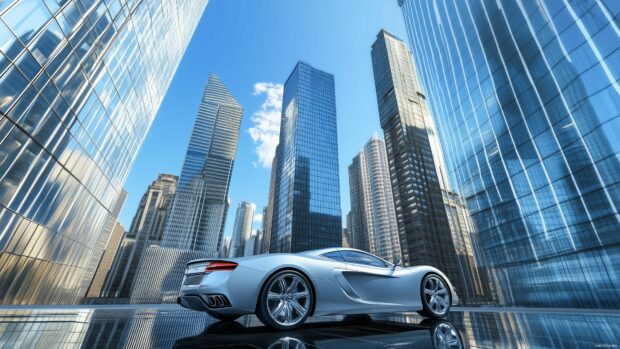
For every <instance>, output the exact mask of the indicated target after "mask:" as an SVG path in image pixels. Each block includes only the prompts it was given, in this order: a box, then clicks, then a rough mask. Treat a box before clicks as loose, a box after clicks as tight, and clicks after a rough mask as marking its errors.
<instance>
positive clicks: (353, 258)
mask: <svg viewBox="0 0 620 349" xmlns="http://www.w3.org/2000/svg"><path fill="white" fill-rule="evenodd" d="M341 253H342V255H343V256H344V261H345V262H347V263H354V264H362V265H369V266H373V267H381V268H387V267H388V265H387V264H386V263H385V262H384V261H382V260H381V259H379V258H377V257H375V256H373V255H370V254H368V253H363V252H358V251H341Z"/></svg>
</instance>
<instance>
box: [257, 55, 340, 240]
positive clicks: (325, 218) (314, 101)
mask: <svg viewBox="0 0 620 349" xmlns="http://www.w3.org/2000/svg"><path fill="white" fill-rule="evenodd" d="M275 165H276V166H277V168H276V169H275V171H274V172H275V175H276V177H275V179H274V180H275V183H274V200H273V201H274V202H273V209H272V210H273V215H272V220H271V233H270V235H269V238H270V246H269V252H298V251H305V250H311V249H316V248H322V247H334V246H341V244H342V222H341V213H340V183H339V177H338V141H337V126H336V96H335V91H334V76H333V75H331V74H328V73H325V72H323V71H320V70H318V69H315V68H313V67H312V66H310V65H309V64H307V63H304V62H299V63H297V65H296V66H295V69H294V70H293V72H292V73H291V75H290V76H289V78H288V79H287V81H286V83H285V85H284V95H283V101H282V119H281V124H280V143H279V145H278V147H277V148H276V160H275Z"/></svg>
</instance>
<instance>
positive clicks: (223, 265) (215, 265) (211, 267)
mask: <svg viewBox="0 0 620 349" xmlns="http://www.w3.org/2000/svg"><path fill="white" fill-rule="evenodd" d="M238 265H239V264H237V263H235V262H226V261H216V262H211V263H209V264H207V267H206V268H205V273H212V272H214V271H223V270H234V269H235V268H236V267H237V266H238Z"/></svg>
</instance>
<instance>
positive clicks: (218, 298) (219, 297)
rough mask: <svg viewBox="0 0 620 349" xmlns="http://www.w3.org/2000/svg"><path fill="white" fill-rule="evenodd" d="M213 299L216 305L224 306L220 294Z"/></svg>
mask: <svg viewBox="0 0 620 349" xmlns="http://www.w3.org/2000/svg"><path fill="white" fill-rule="evenodd" d="M215 299H216V301H217V306H218V307H223V306H224V300H223V299H222V296H215Z"/></svg>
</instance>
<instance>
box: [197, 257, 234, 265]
mask: <svg viewBox="0 0 620 349" xmlns="http://www.w3.org/2000/svg"><path fill="white" fill-rule="evenodd" d="M204 262H232V261H231V260H230V259H229V258H200V259H192V260H191V261H189V262H187V266H188V267H189V266H190V265H192V264H198V263H204Z"/></svg>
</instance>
